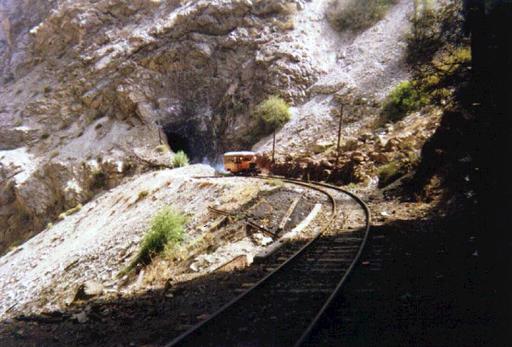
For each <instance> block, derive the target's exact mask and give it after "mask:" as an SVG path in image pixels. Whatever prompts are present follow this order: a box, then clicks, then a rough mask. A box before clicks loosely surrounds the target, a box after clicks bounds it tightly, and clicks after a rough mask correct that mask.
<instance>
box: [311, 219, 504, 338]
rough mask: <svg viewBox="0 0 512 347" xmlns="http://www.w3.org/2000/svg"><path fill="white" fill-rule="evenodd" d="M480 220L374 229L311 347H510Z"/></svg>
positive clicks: (414, 222)
mask: <svg viewBox="0 0 512 347" xmlns="http://www.w3.org/2000/svg"><path fill="white" fill-rule="evenodd" d="M477 219H478V215H477V214H471V213H462V214H457V215H454V216H449V217H444V218H432V219H422V220H403V221H402V220H399V221H396V222H392V223H390V224H387V225H382V226H377V227H374V228H373V229H372V233H371V237H370V240H369V245H368V247H367V249H366V251H365V252H364V255H363V258H362V264H363V265H361V266H360V267H359V268H358V269H357V271H356V272H355V273H354V275H353V276H352V277H351V278H350V280H349V282H348V283H347V286H346V287H345V290H344V291H343V293H342V295H340V296H339V297H338V298H337V299H336V300H335V302H334V304H333V305H332V307H331V308H330V309H329V310H328V312H327V314H326V316H325V317H324V319H322V321H321V322H320V325H319V329H316V330H315V332H314V334H313V335H312V337H311V339H310V340H309V341H308V343H307V344H306V345H308V346H340V345H343V346H507V345H508V343H507V342H509V341H508V340H505V339H504V336H503V335H502V334H501V335H500V333H502V332H503V328H505V327H507V324H508V325H509V323H510V322H507V321H506V320H504V319H503V317H502V316H501V315H500V312H501V311H502V309H501V307H500V305H502V303H500V301H499V296H498V295H497V292H496V290H493V289H495V288H492V285H490V283H489V281H490V276H489V273H488V272H487V271H486V269H485V263H484V262H483V261H482V257H481V256H480V255H479V254H478V251H477V249H478V236H477V235H478V227H477V223H475V222H476V220H477Z"/></svg>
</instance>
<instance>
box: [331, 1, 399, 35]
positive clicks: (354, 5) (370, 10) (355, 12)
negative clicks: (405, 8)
mask: <svg viewBox="0 0 512 347" xmlns="http://www.w3.org/2000/svg"><path fill="white" fill-rule="evenodd" d="M396 2H397V0H333V1H332V2H331V3H330V6H329V8H328V11H327V14H326V15H327V19H328V20H329V22H330V23H331V25H332V26H333V27H334V28H336V30H338V31H346V30H350V31H362V30H365V29H368V28H369V27H371V26H372V25H374V24H375V23H377V22H378V21H380V20H381V19H382V18H384V16H385V15H386V12H387V11H388V9H389V8H390V7H391V6H393V5H394V4H396Z"/></svg>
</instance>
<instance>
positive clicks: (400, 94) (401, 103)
mask: <svg viewBox="0 0 512 347" xmlns="http://www.w3.org/2000/svg"><path fill="white" fill-rule="evenodd" d="M429 101H430V100H429V97H428V94H427V93H426V92H425V91H424V90H422V89H421V88H419V87H418V86H417V85H416V84H415V83H413V82H409V81H404V82H401V83H400V84H399V85H398V86H396V87H395V89H393V91H391V93H390V94H389V96H388V97H387V99H386V101H385V103H384V108H383V111H382V112H383V116H384V118H385V119H386V120H389V121H392V122H396V121H398V120H400V119H402V118H403V117H405V116H406V115H407V114H408V113H409V112H412V111H416V110H418V109H420V108H421V107H423V106H425V105H427V104H428V103H429Z"/></svg>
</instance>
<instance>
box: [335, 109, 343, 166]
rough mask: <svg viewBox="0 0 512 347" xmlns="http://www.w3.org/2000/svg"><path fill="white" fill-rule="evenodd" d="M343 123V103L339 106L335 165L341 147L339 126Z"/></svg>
mask: <svg viewBox="0 0 512 347" xmlns="http://www.w3.org/2000/svg"><path fill="white" fill-rule="evenodd" d="M342 125H343V105H341V107H340V123H339V126H338V145H337V147H336V167H338V162H339V160H340V149H341V126H342Z"/></svg>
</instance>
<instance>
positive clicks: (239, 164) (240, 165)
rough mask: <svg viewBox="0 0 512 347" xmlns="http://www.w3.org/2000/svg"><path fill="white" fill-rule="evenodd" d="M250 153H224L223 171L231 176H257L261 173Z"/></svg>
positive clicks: (254, 157)
mask: <svg viewBox="0 0 512 347" xmlns="http://www.w3.org/2000/svg"><path fill="white" fill-rule="evenodd" d="M256 159H257V157H256V153H255V152H251V151H239V152H226V153H224V169H225V170H226V171H228V172H230V173H231V174H233V175H257V174H259V173H260V172H261V170H260V168H258V165H257V163H256Z"/></svg>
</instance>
